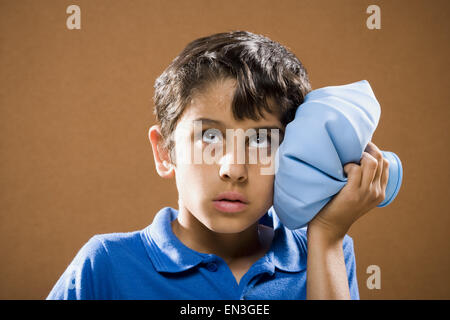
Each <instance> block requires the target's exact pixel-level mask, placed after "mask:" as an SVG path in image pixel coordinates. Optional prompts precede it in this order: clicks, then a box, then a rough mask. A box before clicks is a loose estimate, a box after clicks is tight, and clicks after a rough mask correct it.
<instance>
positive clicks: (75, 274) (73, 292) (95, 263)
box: [47, 236, 114, 300]
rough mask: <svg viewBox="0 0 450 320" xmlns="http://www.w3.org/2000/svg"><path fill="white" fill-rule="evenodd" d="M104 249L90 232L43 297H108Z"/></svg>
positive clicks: (108, 276)
mask: <svg viewBox="0 0 450 320" xmlns="http://www.w3.org/2000/svg"><path fill="white" fill-rule="evenodd" d="M110 263H111V262H110V261H109V257H108V253H107V251H106V249H105V247H104V246H103V243H102V241H101V240H100V239H98V237H97V236H93V237H92V238H91V239H90V240H89V241H88V242H87V243H86V244H85V245H84V246H83V247H82V248H81V249H80V250H79V251H78V253H77V255H76V256H75V258H74V259H73V260H72V262H71V263H70V264H69V266H68V267H67V269H66V270H65V271H64V273H63V274H62V275H61V277H60V278H59V280H58V281H57V282H56V284H55V286H54V287H53V289H52V290H51V292H50V294H49V295H48V297H47V300H93V299H111V298H112V293H113V292H114V291H113V281H112V274H111V266H110Z"/></svg>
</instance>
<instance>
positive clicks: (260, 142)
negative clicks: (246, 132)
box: [248, 134, 269, 148]
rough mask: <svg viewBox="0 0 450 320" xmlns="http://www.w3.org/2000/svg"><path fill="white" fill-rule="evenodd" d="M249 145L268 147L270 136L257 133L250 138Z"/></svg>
mask: <svg viewBox="0 0 450 320" xmlns="http://www.w3.org/2000/svg"><path fill="white" fill-rule="evenodd" d="M248 145H249V147H253V148H266V147H267V146H268V145H269V137H268V136H267V134H256V135H253V136H251V137H250V138H249V140H248Z"/></svg>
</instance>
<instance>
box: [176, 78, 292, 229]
mask: <svg viewBox="0 0 450 320" xmlns="http://www.w3.org/2000/svg"><path fill="white" fill-rule="evenodd" d="M235 85H236V82H235V80H233V79H224V80H219V81H215V82H213V83H211V84H209V85H208V87H206V88H205V89H203V90H201V91H199V92H197V93H195V94H194V95H193V96H192V100H191V102H190V104H189V105H188V106H187V107H186V109H185V110H184V112H183V114H182V116H181V118H180V119H179V121H178V123H177V127H176V129H175V134H174V136H175V138H174V139H175V153H176V166H175V177H176V184H177V188H178V193H179V210H180V213H184V214H191V215H193V216H194V217H195V218H196V220H198V221H199V222H201V223H202V224H203V225H204V226H206V227H207V228H208V229H210V230H211V231H214V232H218V233H237V232H241V231H243V230H245V229H247V228H248V227H250V226H251V225H253V224H255V223H256V222H257V221H258V220H259V218H260V217H261V216H262V215H264V214H265V213H266V212H267V210H268V209H269V208H270V207H271V206H272V202H273V182H274V175H273V172H272V174H262V172H264V169H262V168H267V167H269V166H270V165H268V164H267V163H268V162H267V161H272V166H273V162H274V160H275V151H276V150H274V148H275V147H276V148H278V144H275V147H271V145H270V141H271V139H270V138H268V139H267V140H265V139H264V136H262V137H261V136H260V138H259V139H258V138H257V136H256V135H254V136H247V137H245V139H244V140H245V141H246V142H245V143H241V144H239V143H238V141H239V139H238V138H237V137H238V136H239V137H240V141H244V140H242V137H243V134H242V132H244V133H245V132H246V130H247V129H250V128H255V131H247V132H250V133H251V132H256V133H258V132H261V131H258V129H257V128H261V127H265V128H268V129H267V132H268V133H271V129H270V128H278V130H279V131H278V132H279V134H280V136H279V137H280V139H281V137H282V133H283V132H284V126H283V125H282V124H281V122H280V121H279V119H278V117H276V116H275V115H273V114H269V113H265V114H264V118H261V119H260V120H258V121H254V120H249V119H245V120H242V121H237V120H235V119H234V118H233V115H232V111H231V102H232V98H233V94H234V90H235ZM200 118H202V119H203V120H202V121H201V131H200V135H198V134H197V135H195V134H194V133H195V132H197V133H198V132H199V131H198V128H199V127H198V125H199V122H198V120H197V119H200ZM205 119H211V120H213V121H208V120H205ZM194 120H197V121H194ZM194 124H195V125H194ZM195 128H197V129H195ZM208 129H210V130H208ZM227 129H228V130H229V129H233V130H236V129H242V131H240V132H241V133H238V132H239V131H233V132H232V131H230V130H229V131H228V133H234V134H235V135H236V136H235V137H233V138H232V140H234V145H233V146H232V147H231V148H228V147H227V146H228V145H227V143H228V142H229V141H230V140H228V139H230V136H231V135H230V134H227ZM206 130H207V131H206ZM205 131H206V132H205ZM202 132H203V133H204V134H202ZM272 132H274V131H272ZM279 143H281V141H279ZM220 146H222V149H220V148H219V149H216V148H217V147H220ZM255 150H257V151H258V152H261V154H264V155H267V156H266V157H264V156H262V157H261V158H257V159H258V160H257V161H256V162H255V161H253V162H250V161H249V158H248V156H249V152H253V151H255ZM202 152H203V153H202ZM195 153H197V155H198V154H200V155H203V156H205V155H206V156H207V155H212V156H213V158H214V161H212V162H211V161H205V160H206V159H201V160H200V161H198V160H199V159H198V158H197V160H195V159H194V157H195V156H194V154H195ZM238 153H240V155H242V154H244V155H245V156H246V158H245V161H244V162H243V161H241V160H239V159H238V157H239V155H238ZM258 155H259V153H258ZM183 157H184V158H183ZM186 157H189V159H186ZM241 159H242V158H241ZM260 159H264V161H260ZM186 160H188V161H186ZM227 191H233V192H238V193H240V194H241V195H242V196H244V197H245V198H246V200H247V201H246V204H242V203H236V202H233V201H226V200H223V201H216V198H217V197H218V196H219V194H221V193H223V192H227ZM224 208H225V209H224ZM226 208H228V210H227V209H226Z"/></svg>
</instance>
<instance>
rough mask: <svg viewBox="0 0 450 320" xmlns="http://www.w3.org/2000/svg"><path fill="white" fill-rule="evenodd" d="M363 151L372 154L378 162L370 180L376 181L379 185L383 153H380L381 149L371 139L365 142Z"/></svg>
mask: <svg viewBox="0 0 450 320" xmlns="http://www.w3.org/2000/svg"><path fill="white" fill-rule="evenodd" d="M365 151H366V152H367V153H369V154H370V155H371V156H373V157H374V158H375V159H376V160H377V162H378V164H377V171H376V173H375V177H374V179H373V181H372V182H373V183H378V185H379V186H381V175H382V174H383V159H384V158H383V154H382V153H381V150H380V149H379V148H378V147H377V146H376V145H375V144H374V143H373V142H372V141H370V142H369V143H368V144H367V147H366V149H365Z"/></svg>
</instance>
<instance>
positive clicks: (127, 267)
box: [47, 207, 359, 300]
mask: <svg viewBox="0 0 450 320" xmlns="http://www.w3.org/2000/svg"><path fill="white" fill-rule="evenodd" d="M177 215H178V211H177V210H175V209H173V208H171V207H165V208H162V209H161V210H160V211H159V212H158V213H157V214H156V216H155V217H154V220H153V222H152V223H151V224H150V225H149V226H148V227H146V228H145V229H143V230H140V231H134V232H129V233H111V234H101V235H95V236H93V237H92V238H91V239H90V240H89V241H88V242H87V243H86V244H85V245H84V246H83V247H82V248H81V249H80V251H79V252H78V253H77V255H76V256H75V258H74V260H73V261H72V262H71V263H70V265H69V266H68V268H67V269H66V270H65V272H64V273H63V274H62V275H61V277H60V278H59V280H58V281H57V282H56V284H55V286H54V287H53V289H52V290H51V292H50V294H49V295H48V297H47V299H49V300H50V299H139V300H141V299H152V300H153V299H167V300H171V299H186V300H196V299H205V300H208V299H216V300H222V299H226V300H239V299H240V300H243V299H255V300H260V299H306V258H307V243H306V228H303V229H297V230H289V229H287V228H285V227H284V226H283V225H282V224H281V223H280V221H279V219H278V217H277V216H276V214H275V213H274V212H273V207H272V208H271V209H270V210H269V211H268V212H267V213H266V214H265V215H264V216H263V217H262V218H261V219H260V223H261V224H264V225H267V226H270V227H272V228H274V238H273V240H272V245H271V248H270V249H269V251H268V252H267V253H266V254H265V255H264V256H263V257H262V258H260V259H259V260H258V261H256V262H255V263H254V264H253V265H252V266H251V268H250V269H249V270H248V272H247V273H246V274H245V275H244V276H243V277H242V278H241V280H240V282H239V284H238V283H237V282H236V279H235V278H234V276H233V274H232V272H231V270H230V269H229V267H228V265H227V264H226V263H225V261H224V260H223V259H222V258H220V257H219V256H216V255H214V254H205V253H200V252H197V251H194V250H192V249H190V248H188V247H186V246H185V245H184V244H183V243H182V242H181V241H180V240H179V239H178V238H177V237H176V236H175V235H174V233H173V232H172V228H171V221H172V220H174V219H176V217H177ZM343 248H344V256H345V265H346V269H347V275H348V282H349V286H350V295H351V298H352V299H359V292H358V284H357V280H356V265H355V256H354V251H353V241H352V239H351V238H350V237H349V236H348V235H346V236H345V238H344V242H343Z"/></svg>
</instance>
